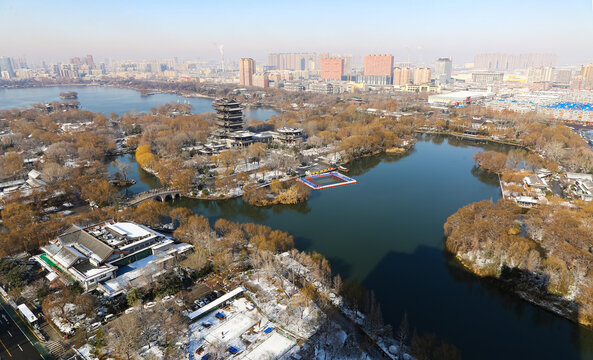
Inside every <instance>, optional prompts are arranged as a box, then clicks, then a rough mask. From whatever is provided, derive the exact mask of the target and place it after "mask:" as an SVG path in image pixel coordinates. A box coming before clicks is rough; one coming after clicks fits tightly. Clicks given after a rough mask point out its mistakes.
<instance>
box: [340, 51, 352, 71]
mask: <svg viewBox="0 0 593 360" xmlns="http://www.w3.org/2000/svg"><path fill="white" fill-rule="evenodd" d="M342 59H344V75H352V54H344V55H342Z"/></svg>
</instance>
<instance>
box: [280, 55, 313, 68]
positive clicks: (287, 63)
mask: <svg viewBox="0 0 593 360" xmlns="http://www.w3.org/2000/svg"><path fill="white" fill-rule="evenodd" d="M316 58H317V56H316V55H315V54H313V53H275V54H269V55H268V66H271V67H272V68H273V69H274V70H314V69H312V68H311V67H314V66H315V62H316V60H317V59H316Z"/></svg>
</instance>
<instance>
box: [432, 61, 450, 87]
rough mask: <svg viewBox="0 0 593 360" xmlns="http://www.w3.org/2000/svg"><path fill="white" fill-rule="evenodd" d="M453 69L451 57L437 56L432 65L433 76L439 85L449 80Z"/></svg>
mask: <svg viewBox="0 0 593 360" xmlns="http://www.w3.org/2000/svg"><path fill="white" fill-rule="evenodd" d="M452 71H453V62H452V61H451V58H439V59H437V61H436V64H435V66H434V76H435V79H436V83H437V84H439V85H443V84H448V83H450V82H451V80H452V78H451V72H452Z"/></svg>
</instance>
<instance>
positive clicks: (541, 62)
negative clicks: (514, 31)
mask: <svg viewBox="0 0 593 360" xmlns="http://www.w3.org/2000/svg"><path fill="white" fill-rule="evenodd" d="M556 61H557V59H556V55H554V54H519V55H509V54H500V53H497V54H478V55H476V56H475V58H474V69H476V70H502V71H512V70H516V69H527V68H529V67H531V66H555V65H556Z"/></svg>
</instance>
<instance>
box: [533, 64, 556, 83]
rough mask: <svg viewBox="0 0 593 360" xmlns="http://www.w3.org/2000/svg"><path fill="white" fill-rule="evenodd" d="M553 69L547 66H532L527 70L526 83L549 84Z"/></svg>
mask: <svg viewBox="0 0 593 360" xmlns="http://www.w3.org/2000/svg"><path fill="white" fill-rule="evenodd" d="M553 71H554V68H552V67H549V66H532V67H530V68H529V69H528V70H527V82H528V83H530V84H534V83H542V82H551V81H552V73H553Z"/></svg>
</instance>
